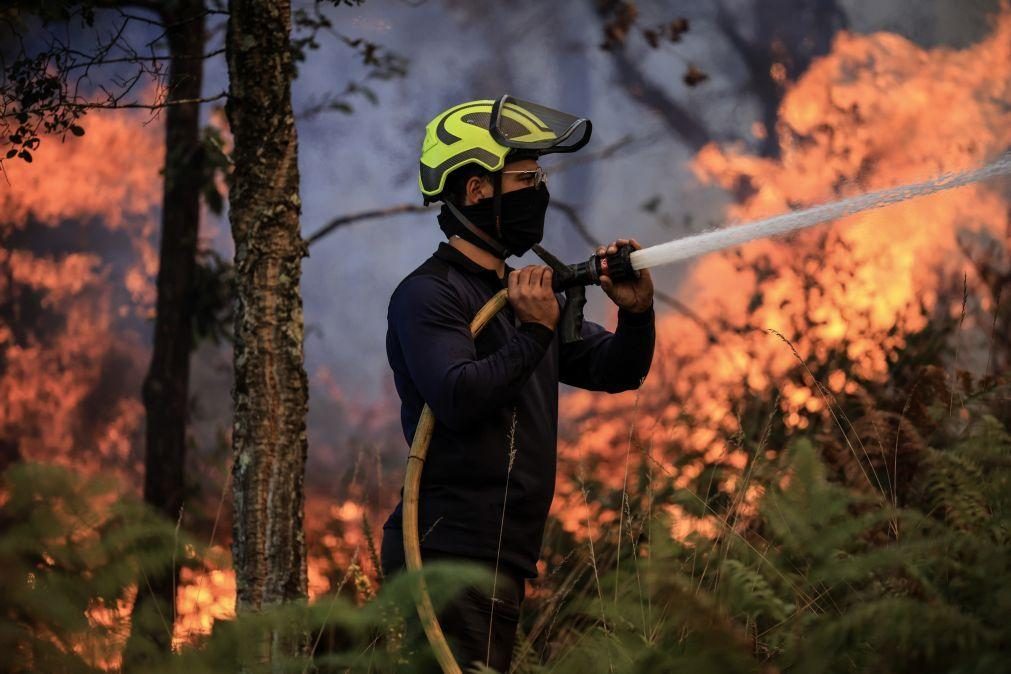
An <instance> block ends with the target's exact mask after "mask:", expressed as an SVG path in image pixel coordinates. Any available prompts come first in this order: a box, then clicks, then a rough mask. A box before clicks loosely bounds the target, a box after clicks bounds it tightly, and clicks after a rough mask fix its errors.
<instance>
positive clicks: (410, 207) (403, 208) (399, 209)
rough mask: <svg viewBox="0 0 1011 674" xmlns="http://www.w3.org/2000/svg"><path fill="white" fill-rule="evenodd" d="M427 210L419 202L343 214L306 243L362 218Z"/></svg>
mask: <svg viewBox="0 0 1011 674" xmlns="http://www.w3.org/2000/svg"><path fill="white" fill-rule="evenodd" d="M427 210H429V208H428V207H427V206H419V205H418V204H399V205H397V206H391V207H389V208H378V209H373V210H369V211H362V212H360V213H351V214H348V215H342V216H340V217H337V218H334V219H333V220H331V221H330V222H329V223H327V224H326V225H324V226H322V227H320V228H319V229H318V230H317V231H316V232H315V233H313V234H311V235H310V236H309V238H307V239H306V240H305V244H306V245H307V246H310V245H312V244H314V243H316V242H317V241H319V240H320V239H322V238H323V237H324V236H326V235H327V234H329V233H331V232H332V231H334V230H335V229H337V228H338V227H343V226H345V225H350V224H352V223H355V222H359V221H361V220H374V219H376V218H386V217H389V216H391V215H403V214H405V213H424V212H425V211H427Z"/></svg>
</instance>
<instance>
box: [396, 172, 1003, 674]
mask: <svg viewBox="0 0 1011 674" xmlns="http://www.w3.org/2000/svg"><path fill="white" fill-rule="evenodd" d="M1008 174H1011V153H1004V154H1003V155H1002V156H1000V157H998V158H997V159H996V160H995V161H992V162H991V163H990V164H988V165H985V166H983V167H980V168H976V169H973V170H967V171H960V172H957V173H946V174H943V175H941V176H938V177H936V178H933V179H930V180H926V181H923V182H919V183H912V184H908V185H900V186H898V187H892V188H888V189H884V190H879V191H877V192H870V193H868V194H862V195H858V196H854V197H849V198H846V199H841V200H839V201H835V202H831V203H828V204H823V205H819V206H814V207H811V208H807V209H803V210H798V211H793V212H790V213H784V214H782V215H777V216H774V217H771V218H766V219H764V220H758V221H754V222H750V223H747V224H742V225H738V226H734V227H729V228H726V229H719V230H715V231H710V232H705V233H702V234H696V235H693V236H689V237H685V238H681V239H675V240H673V241H670V242H668V243H663V244H660V245H657V246H652V247H650V248H644V249H640V250H635V251H633V250H632V249H631V247H630V246H622V247H620V248H618V251H617V252H616V253H612V254H610V255H605V256H597V255H592V256H591V257H590V259H589V260H588V261H587V262H582V263H579V264H575V265H567V264H565V263H563V262H561V261H560V260H559V259H558V258H556V257H555V256H554V255H552V254H551V253H549V252H548V251H546V250H545V249H544V248H542V247H541V246H534V247H533V250H534V252H536V253H537V255H539V256H540V257H541V259H543V260H544V261H545V262H546V263H547V264H548V266H550V267H551V268H552V270H553V271H554V276H553V282H552V284H553V287H554V290H555V291H556V292H564V293H565V296H566V302H565V305H564V307H563V309H562V312H561V315H560V316H559V322H558V331H559V337H560V339H561V340H562V342H563V343H566V344H567V343H570V342H573V341H578V340H579V339H580V333H581V331H582V323H583V308H584V307H585V305H586V286H588V285H599V284H600V277H601V276H602V275H607V276H609V277H610V278H611V279H612V280H613V281H615V282H621V281H624V280H627V279H630V278H633V277H634V276H636V275H637V273H638V271H637V270H640V269H646V268H650V267H656V266H659V265H663V264H669V263H671V262H675V261H678V260H684V259H687V258H690V257H694V256H697V255H701V254H704V253H708V252H713V251H717V250H722V249H725V248H729V247H731V246H736V245H740V244H743V243H746V242H748V241H753V240H756V239H761V238H768V237H772V236H780V235H783V234H787V233H790V232H793V231H798V230H801V229H806V228H808V227H812V226H814V225H818V224H821V223H823V222H828V221H830V220H837V219H839V218H842V217H845V216H849V215H853V214H856V213H860V212H863V211H868V210H871V209H876V208H882V207H884V206H888V205H891V204H895V203H899V202H902V201H906V200H908V199H912V198H915V197H921V196H926V195H928V194H933V193H935V192H941V191H945V190H949V189H952V188H955V187H961V186H963V185H968V184H971V183H975V182H979V181H982V180H986V179H989V178H993V177H996V176H1002V175H1008ZM507 303H508V291H506V290H500V291H499V292H498V293H496V294H495V295H494V296H493V297H492V298H491V299H490V300H488V302H487V303H486V304H485V305H484V306H483V307H481V309H480V310H479V311H478V312H477V314H476V315H475V316H474V319H473V320H472V321H471V324H470V331H471V334H472V335H473V336H474V337H477V335H478V334H479V333H480V332H481V330H482V329H484V327H485V326H486V325H487V324H488V322H489V321H490V320H491V319H492V318H494V317H495V315H496V314H498V312H499V311H501V310H502V309H503V308H504V307H505V306H506V304H507ZM434 431H435V415H434V414H433V413H432V410H431V408H430V407H429V406H428V405H425V407H424V408H423V409H422V412H421V417H420V419H419V420H418V427H417V429H416V430H415V433H414V439H413V442H412V443H411V451H410V454H409V456H408V458H407V470H406V474H405V477H404V502H403V536H404V560H405V564H406V566H407V569H408V570H409V571H414V572H417V571H420V570H421V541H420V538H419V536H418V505H419V503H418V501H419V496H420V489H421V471H422V468H423V467H424V465H425V457H426V456H427V454H428V447H429V444H430V442H431V440H432V434H433V432H434ZM417 583H418V585H417V586H416V591H417V594H416V597H415V603H416V604H417V609H418V617H419V618H420V619H421V624H422V626H423V627H424V630H425V635H426V636H427V637H428V641H429V643H430V644H431V646H432V650H433V652H434V653H435V657H436V659H437V660H438V662H439V665H440V666H441V667H442V671H443V672H444V673H445V674H461V670H460V666H459V664H458V663H457V662H456V659H455V658H454V656H453V652H452V650H451V649H450V647H449V643H448V642H447V641H446V636H445V634H443V632H442V628H441V627H440V626H439V621H438V618H437V617H436V615H435V609H434V607H433V606H432V600H431V597H430V596H429V594H428V589H427V587H426V585H425V581H424V578H423V577H422V576H421V574H418V580H417Z"/></svg>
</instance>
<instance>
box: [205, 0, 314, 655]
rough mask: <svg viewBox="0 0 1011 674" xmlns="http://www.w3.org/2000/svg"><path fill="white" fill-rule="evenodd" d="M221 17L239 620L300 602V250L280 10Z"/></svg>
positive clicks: (255, 7) (267, 0) (277, 5)
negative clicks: (231, 249) (229, 168)
mask: <svg viewBox="0 0 1011 674" xmlns="http://www.w3.org/2000/svg"><path fill="white" fill-rule="evenodd" d="M229 12H230V18H229V22H228V33H227V36H226V50H227V57H228V75H229V98H228V103H227V105H226V108H225V111H226V113H227V115H228V121H229V124H230V125H231V130H232V133H233V136H234V140H235V149H234V151H233V159H234V164H235V168H234V171H233V173H232V176H231V186H230V192H229V204H230V211H229V216H230V220H231V226H232V236H233V238H234V240H235V275H236V286H237V288H236V290H237V298H236V302H237V303H236V313H235V384H234V388H233V391H232V394H233V399H234V400H233V401H234V405H235V416H234V422H233V435H232V453H233V461H234V463H233V468H232V472H233V482H232V484H233V487H232V495H233V502H234V508H235V512H234V519H233V540H232V554H233V559H234V564H235V575H236V589H237V597H236V611H237V612H238V613H239V614H242V613H244V612H254V611H260V610H261V609H265V608H268V607H269V606H270V605H276V604H279V603H282V602H287V601H291V600H296V599H301V598H304V597H305V596H306V585H307V583H306V550H305V534H304V531H303V517H304V492H303V479H304V472H305V459H306V451H307V442H306V432H305V417H306V410H307V401H308V382H307V377H306V373H305V368H304V364H303V352H302V344H303V321H302V298H301V294H300V289H299V280H300V278H301V259H302V257H304V256H306V255H308V248H307V247H306V245H305V243H304V242H303V240H302V238H301V235H300V233H299V214H300V210H301V201H300V199H299V185H298V181H299V174H298V155H297V150H298V141H297V136H296V133H295V118H294V115H293V113H292V107H291V81H292V78H293V76H294V67H293V63H292V57H291V52H290V50H289V33H290V31H291V6H290V2H289V1H288V0H232V1H231V2H230V7H229ZM277 636H278V635H277V634H274V635H264V639H263V641H262V642H261V643H259V644H255V645H253V646H252V649H251V650H252V651H253V652H252V653H247V655H249V656H250V657H253V658H255V659H258V660H263V659H264V658H268V657H272V656H276V655H280V654H281V653H277V650H276V649H278V648H280V649H282V650H284V651H287V653H284V654H285V655H291V654H293V653H292V650H294V651H295V653H297V652H298V651H299V650H300V649H303V648H304V643H302V642H301V641H299V640H298V639H296V641H297V642H299V643H292V642H291V641H290V640H285V639H277V638H276V637H277ZM268 638H269V640H268ZM271 644H273V646H272V645H271ZM278 644H280V645H278ZM271 649H274V653H271Z"/></svg>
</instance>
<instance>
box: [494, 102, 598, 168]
mask: <svg viewBox="0 0 1011 674" xmlns="http://www.w3.org/2000/svg"><path fill="white" fill-rule="evenodd" d="M592 129H593V125H592V124H590V120H588V119H586V118H585V117H573V116H572V115H570V114H567V113H564V112H559V111H558V110H552V109H551V108H547V107H544V106H543V105H538V104H537V103H531V102H529V101H522V100H520V99H518V98H513V97H512V96H503V97H502V98H500V99H499V100H497V101H495V104H494V105H493V106H492V109H491V123H490V124H489V128H488V130H489V131H490V132H491V135H492V138H494V139H495V141H496V142H498V143H499V144H501V145H504V146H506V147H511V148H515V149H518V150H536V151H538V154H549V153H552V152H575V151H576V150H578V149H579V148H581V147H583V146H584V145H586V143H587V142H589V140H590V132H591V131H592Z"/></svg>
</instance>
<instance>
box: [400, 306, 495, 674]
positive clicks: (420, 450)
mask: <svg viewBox="0 0 1011 674" xmlns="http://www.w3.org/2000/svg"><path fill="white" fill-rule="evenodd" d="M508 301H509V296H508V291H506V290H500V291H499V292H498V293H496V294H495V296H494V297H492V298H491V299H490V300H488V302H487V303H486V304H485V305H484V306H483V307H481V310H480V311H478V312H477V316H475V317H474V320H473V321H471V323H470V332H471V334H473V335H474V336H475V337H477V335H478V333H480V332H481V330H483V329H484V326H485V325H487V324H488V321H490V320H491V319H492V318H493V317H494V316H495V314H497V313H498V312H499V311H501V310H502V307H504V306H505V305H506V303H507V302H508ZM433 430H435V415H434V414H432V410H431V408H430V407H429V406H428V405H425V408H424V409H423V410H421V418H420V419H419V420H418V428H417V430H415V431H414V441H413V442H412V443H411V453H410V454H409V455H408V457H407V473H406V475H404V508H403V525H402V526H403V529H404V560H405V562H406V564H407V568H408V570H410V571H419V570H420V569H421V540H420V538H419V536H418V496H419V490H420V488H421V469H422V468H424V467H425V456H426V455H427V454H428V445H429V443H430V442H431V440H432V431H433ZM417 590H418V592H417V595H416V597H415V604H416V605H417V607H418V617H419V618H421V625H422V627H424V628H425V636H427V637H428V643H430V644H431V645H432V651H433V652H434V653H435V658H436V660H438V661H439V665H440V666H441V667H442V671H443V672H444V674H462V673H461V670H460V665H459V664H458V663H457V661H456V658H455V657H453V651H452V650H451V649H450V647H449V643H448V642H447V641H446V635H445V634H443V633H442V627H441V626H440V625H439V619H438V618H436V616H435V609H434V608H433V606H432V598H431V597H430V596H429V595H428V588H427V586H426V585H425V579H424V578H422V577H421V575H420V574H419V575H418V587H417Z"/></svg>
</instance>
